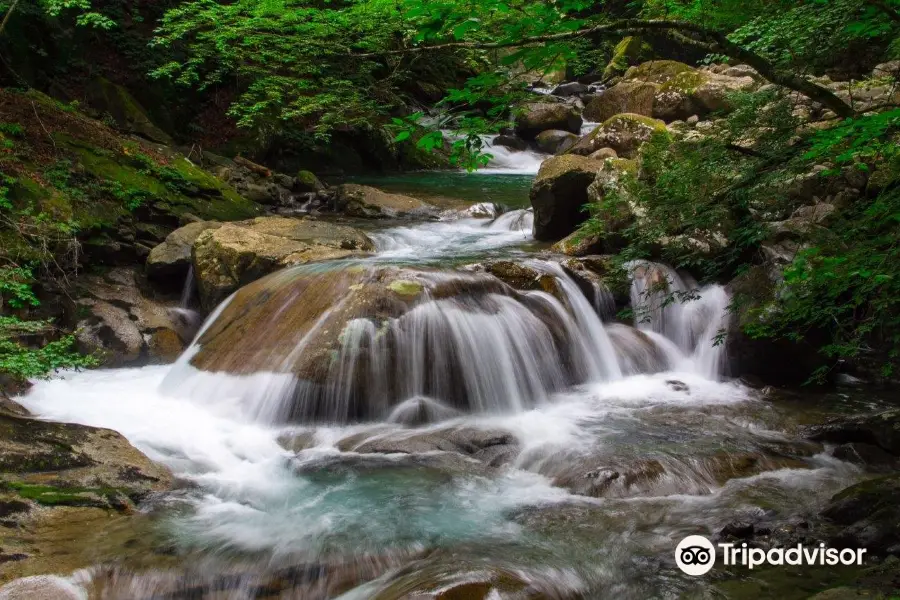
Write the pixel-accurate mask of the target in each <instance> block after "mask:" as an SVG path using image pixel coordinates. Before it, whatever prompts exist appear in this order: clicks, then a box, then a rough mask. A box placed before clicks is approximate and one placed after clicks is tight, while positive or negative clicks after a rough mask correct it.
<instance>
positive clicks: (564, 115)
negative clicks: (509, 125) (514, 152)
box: [515, 102, 582, 140]
mask: <svg viewBox="0 0 900 600" xmlns="http://www.w3.org/2000/svg"><path fill="white" fill-rule="evenodd" d="M581 123H582V118H581V115H580V114H579V112H578V110H577V109H576V108H575V107H573V106H570V105H568V104H563V103H551V102H536V103H533V104H527V105H525V106H524V107H523V108H522V112H521V114H519V115H518V116H517V117H516V125H515V129H516V134H517V135H518V136H519V137H521V138H523V139H526V140H534V139H535V138H536V137H537V136H538V134H539V133H541V132H542V131H548V130H550V129H556V130H560V131H568V132H570V133H580V132H581Z"/></svg>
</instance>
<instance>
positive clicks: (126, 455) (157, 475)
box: [0, 414, 172, 510]
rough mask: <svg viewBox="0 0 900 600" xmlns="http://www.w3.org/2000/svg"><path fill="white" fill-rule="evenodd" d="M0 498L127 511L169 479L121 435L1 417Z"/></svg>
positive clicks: (170, 478) (165, 472) (52, 504)
mask: <svg viewBox="0 0 900 600" xmlns="http://www.w3.org/2000/svg"><path fill="white" fill-rule="evenodd" d="M0 473H2V474H0V496H4V497H7V498H10V497H12V498H19V499H24V500H25V501H28V502H29V503H35V504H40V505H45V506H59V505H67V506H97V507H104V508H116V509H122V510H124V509H127V508H129V507H131V506H133V504H132V503H133V502H137V501H140V500H141V499H143V498H144V497H146V496H147V495H148V494H149V493H151V492H154V491H161V490H165V489H167V488H168V487H169V486H170V485H171V483H172V477H171V474H170V473H169V472H168V470H167V469H166V468H164V467H162V466H160V465H157V464H155V463H153V462H152V461H150V460H149V459H148V458H147V457H146V456H144V455H143V454H142V453H141V452H139V451H138V450H137V449H135V448H134V447H133V446H131V444H129V443H128V441H127V440H126V439H125V438H124V437H123V436H122V435H121V434H119V433H117V432H115V431H112V430H109V429H100V428H96V427H88V426H86V425H76V424H74V423H51V422H47V421H39V420H36V419H31V418H27V417H17V416H13V415H8V414H2V415H0Z"/></svg>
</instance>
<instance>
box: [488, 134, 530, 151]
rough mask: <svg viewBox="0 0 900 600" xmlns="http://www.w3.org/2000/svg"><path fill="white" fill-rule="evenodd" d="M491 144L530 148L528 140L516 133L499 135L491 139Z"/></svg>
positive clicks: (516, 148) (511, 148)
mask: <svg viewBox="0 0 900 600" xmlns="http://www.w3.org/2000/svg"><path fill="white" fill-rule="evenodd" d="M491 144H492V145H494V146H503V147H505V148H509V149H510V150H518V151H522V150H528V142H526V141H525V140H523V139H522V138H519V137H516V136H514V135H507V134H503V135H498V136H497V137H495V138H494V139H493V140H492V141H491Z"/></svg>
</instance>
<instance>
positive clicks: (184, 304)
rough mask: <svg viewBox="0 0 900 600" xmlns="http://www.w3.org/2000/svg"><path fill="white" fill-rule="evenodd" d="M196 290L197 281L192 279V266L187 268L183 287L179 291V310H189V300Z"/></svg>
mask: <svg viewBox="0 0 900 600" xmlns="http://www.w3.org/2000/svg"><path fill="white" fill-rule="evenodd" d="M196 288H197V279H196V278H195V277H194V265H193V264H191V265H190V266H189V267H188V272H187V277H185V279H184V287H183V288H182V290H181V303H180V304H179V305H178V306H179V307H180V308H190V305H191V300H192V299H193V298H194V292H195V291H196Z"/></svg>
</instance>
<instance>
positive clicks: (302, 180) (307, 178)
mask: <svg viewBox="0 0 900 600" xmlns="http://www.w3.org/2000/svg"><path fill="white" fill-rule="evenodd" d="M297 182H298V183H299V184H300V185H301V186H303V191H310V192H314V191H316V190H318V189H321V188H322V187H323V186H322V182H321V181H319V178H318V177H316V175H315V173H313V172H312V171H300V172H299V173H297Z"/></svg>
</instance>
